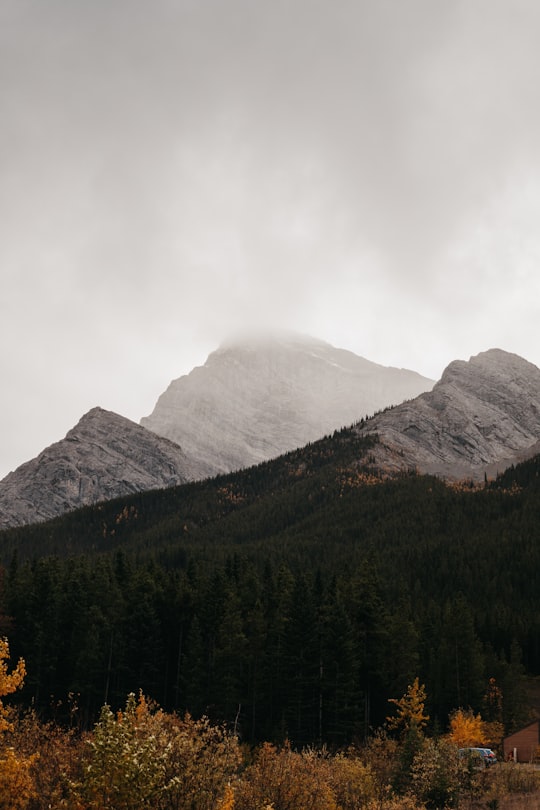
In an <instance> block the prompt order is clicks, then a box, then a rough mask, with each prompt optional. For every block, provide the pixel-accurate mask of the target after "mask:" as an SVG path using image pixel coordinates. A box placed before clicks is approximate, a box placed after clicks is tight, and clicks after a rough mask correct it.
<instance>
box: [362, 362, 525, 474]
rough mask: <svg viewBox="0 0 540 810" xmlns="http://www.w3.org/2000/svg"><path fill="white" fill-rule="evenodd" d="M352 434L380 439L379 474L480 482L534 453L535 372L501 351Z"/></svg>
mask: <svg viewBox="0 0 540 810" xmlns="http://www.w3.org/2000/svg"><path fill="white" fill-rule="evenodd" d="M358 429H359V430H361V431H363V432H370V433H372V432H376V433H378V434H379V438H380V445H379V446H378V447H377V448H376V451H375V457H376V463H377V464H378V465H380V466H381V467H384V468H386V469H389V470H399V469H407V468H416V469H418V470H419V471H420V472H426V473H432V474H436V475H440V476H441V477H444V478H449V479H459V478H472V479H476V480H479V479H481V478H483V476H484V474H487V475H488V476H491V475H494V474H496V472H497V471H500V472H502V470H503V469H505V468H506V467H508V466H509V465H510V464H512V463H515V462H518V461H521V460H523V459H525V458H527V457H530V456H532V455H534V454H535V453H537V452H539V445H538V442H539V440H540V369H538V368H537V367H536V366H535V365H533V364H532V363H528V362H527V361H526V360H523V359H522V358H521V357H518V356H517V355H515V354H510V353H508V352H504V351H501V350H500V349H490V350H489V351H486V352H482V353H481V354H478V355H476V356H475V357H471V359H470V360H469V361H468V362H464V361H460V360H456V361H455V362H453V363H451V364H450V365H449V366H448V367H447V369H446V370H445V372H444V374H443V376H442V377H441V380H440V381H439V382H438V383H437V384H436V385H435V386H434V388H433V390H432V391H429V392H426V393H423V394H421V395H420V396H418V397H417V398H416V399H415V400H413V401H411V402H406V403H403V404H402V405H400V406H398V407H396V408H393V409H392V410H389V411H386V412H384V413H382V414H379V415H377V416H376V417H375V418H373V419H370V420H369V422H367V423H365V425H363V426H362V427H359V428H358Z"/></svg>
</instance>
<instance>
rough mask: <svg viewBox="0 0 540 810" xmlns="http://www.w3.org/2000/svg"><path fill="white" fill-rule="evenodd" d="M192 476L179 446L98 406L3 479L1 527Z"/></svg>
mask: <svg viewBox="0 0 540 810" xmlns="http://www.w3.org/2000/svg"><path fill="white" fill-rule="evenodd" d="M192 477H193V474H192V466H191V462H190V461H189V460H188V459H187V457H186V455H185V454H184V452H183V451H182V450H181V449H180V447H178V446H177V445H175V444H173V443H172V442H170V441H168V440H167V439H163V438H161V437H159V436H156V435H155V434H154V433H151V432H150V431H149V430H145V429H144V428H142V427H140V425H137V424H136V423H135V422H132V421H131V420H129V419H125V418H124V417H123V416H118V414H115V413H112V412H110V411H104V410H102V409H101V408H93V409H92V410H91V411H89V412H88V413H87V414H86V415H85V416H83V417H82V419H81V420H80V422H79V423H78V424H77V425H76V426H75V427H74V428H73V429H72V430H70V431H69V433H68V434H67V435H66V437H65V439H62V441H59V442H56V443H55V444H53V445H51V446H50V447H48V448H47V449H46V450H44V451H43V452H42V453H40V455H39V456H37V458H35V459H33V460H32V461H29V462H27V463H26V464H22V465H21V466H20V467H18V468H17V469H16V470H14V471H13V472H11V473H9V475H7V476H6V477H5V478H4V479H3V480H2V481H0V527H6V526H14V525H21V524H25V523H34V522H37V521H40V520H46V519H48V518H52V517H56V516H57V515H60V514H62V513H64V512H66V511H69V510H71V509H76V508H77V507H79V506H86V505H88V504H91V503H96V502H98V501H103V500H107V499H110V498H116V497H118V496H121V495H125V494H127V493H131V492H137V491H142V490H147V489H158V488H160V487H168V486H173V485H175V484H182V483H185V482H186V481H188V480H191V478H192Z"/></svg>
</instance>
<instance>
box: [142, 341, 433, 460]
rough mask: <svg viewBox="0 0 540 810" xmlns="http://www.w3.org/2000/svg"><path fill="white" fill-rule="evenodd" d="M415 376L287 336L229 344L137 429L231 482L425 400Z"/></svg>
mask: <svg viewBox="0 0 540 810" xmlns="http://www.w3.org/2000/svg"><path fill="white" fill-rule="evenodd" d="M432 385H433V380H429V379H427V378H426V377H422V376H421V375H420V374H417V373H416V372H414V371H409V370H406V369H397V368H387V367H385V366H381V365H378V364H377V363H372V362H370V361H369V360H366V359H364V358H363V357H359V356H358V355H356V354H354V353H353V352H349V351H345V350H343V349H338V348H335V347H334V346H331V345H330V344H329V343H326V342H324V341H321V340H316V339H314V338H310V337H305V336H302V335H296V334H293V333H288V334H283V333H282V334H281V335H279V336H275V335H272V336H268V337H259V338H258V339H253V338H251V339H249V340H246V339H242V340H240V339H239V340H232V341H229V342H227V343H225V344H224V345H222V346H221V347H220V348H219V349H218V350H217V351H215V352H213V353H212V354H211V355H210V356H209V357H208V360H207V361H206V363H205V364H204V366H201V367H199V368H195V369H193V371H192V372H191V373H190V374H188V375H185V376H183V377H180V378H179V379H177V380H173V382H171V384H170V385H169V387H168V388H167V390H166V391H165V392H164V393H163V394H162V396H161V397H160V398H159V400H158V402H157V403H156V406H155V408H154V410H153V411H152V413H151V414H150V415H149V416H147V417H145V418H143V419H142V420H141V425H143V426H144V427H146V428H148V429H149V430H152V431H154V432H155V433H158V434H159V435H160V436H165V437H167V438H169V439H171V440H172V441H174V442H176V443H177V444H179V445H180V446H181V447H182V448H183V449H184V450H185V452H186V453H187V454H188V455H190V456H192V457H193V458H196V459H197V460H198V461H199V462H200V463H202V464H203V465H204V468H205V470H206V471H207V472H209V473H212V474H215V473H222V472H230V471H232V470H235V469H239V468H240V467H247V466H250V465H251V464H257V463H259V462H261V461H265V460H266V459H269V458H273V457H275V456H278V455H280V454H281V453H285V452H287V451H288V450H292V449H295V448H297V447H301V446H303V445H304V444H307V442H310V441H314V440H315V439H319V438H321V437H322V436H324V435H325V434H327V433H329V432H332V431H334V430H335V429H337V428H341V427H344V426H347V425H351V424H352V423H353V422H357V421H358V420H360V419H361V418H363V417H365V416H371V415H372V414H373V413H374V412H375V411H377V410H379V409H380V408H385V407H387V406H388V405H395V404H398V403H400V402H403V401H404V400H406V399H410V398H411V397H415V396H417V395H418V394H419V393H421V392H422V391H427V390H429V389H430V388H431V387H432Z"/></svg>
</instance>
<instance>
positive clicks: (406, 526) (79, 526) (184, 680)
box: [0, 429, 540, 743]
mask: <svg viewBox="0 0 540 810" xmlns="http://www.w3.org/2000/svg"><path fill="white" fill-rule="evenodd" d="M376 450H377V440H376V438H375V437H373V436H371V437H360V436H358V435H357V433H356V431H354V430H352V429H347V430H342V431H339V432H337V433H336V434H334V435H332V436H329V437H326V438H325V439H323V440H320V441H318V442H314V443H313V444H310V445H309V446H307V447H306V448H304V449H302V450H299V451H295V452H291V453H288V454H286V455H285V456H283V457H280V458H278V459H276V460H273V461H270V462H266V463H264V464H262V465H259V466H257V467H253V468H250V469H248V470H243V471H240V472H238V473H235V474H231V475H228V476H220V477H217V478H215V479H211V480H207V481H202V482H196V483H192V484H186V485H184V486H181V487H175V488H172V489H168V490H160V491H155V492H148V493H139V494H137V495H133V496H129V497H126V498H122V499H119V500H118V499H117V500H115V501H112V502H108V503H104V504H100V505H98V506H94V507H87V508H85V509H83V510H81V511H77V512H74V513H72V514H70V515H66V516H64V517H63V518H58V519H57V520H55V521H53V522H49V523H44V524H38V525H36V526H33V527H21V528H17V529H13V530H10V531H7V532H3V533H1V534H0V549H1V550H2V556H3V559H4V560H5V564H6V575H5V578H4V589H3V604H2V605H0V615H1V622H0V624H2V623H3V626H2V627H0V632H3V633H4V632H6V633H8V634H9V636H10V639H11V640H12V644H13V652H14V655H18V654H23V655H24V657H25V659H26V660H27V663H28V670H29V678H28V686H27V691H26V693H25V695H24V697H25V698H26V699H30V698H33V699H34V700H35V701H36V702H37V704H38V705H44V701H45V702H47V701H49V696H50V695H51V694H54V695H57V696H58V697H61V696H62V695H65V694H67V692H69V691H75V692H77V693H79V694H80V696H81V697H80V700H81V704H82V706H83V708H84V711H85V712H87V714H88V716H93V714H94V713H95V711H96V710H97V708H98V706H99V705H100V703H101V701H102V700H103V695H104V693H105V691H107V694H108V698H109V700H110V701H111V702H112V703H113V704H115V705H118V704H120V705H121V703H122V701H123V700H124V698H125V694H126V692H127V691H130V690H137V689H138V688H139V687H140V688H142V689H143V690H144V691H145V692H146V693H148V694H150V695H152V696H153V697H155V698H156V699H157V700H159V701H160V703H162V705H164V706H166V707H171V708H179V709H189V710H190V711H191V712H193V713H194V714H196V715H197V714H199V713H208V714H209V715H210V716H211V717H213V718H215V719H224V720H228V721H230V722H233V721H234V720H235V718H237V722H238V724H239V727H240V728H241V730H242V734H243V736H244V737H245V738H246V739H251V740H256V739H279V738H280V737H282V736H283V734H285V733H286V734H287V735H288V736H289V738H290V739H292V740H295V741H297V742H299V743H304V742H309V741H313V740H316V739H319V738H320V736H321V734H322V737H323V739H325V740H328V741H330V742H334V743H338V742H340V741H341V742H343V741H345V740H348V739H352V738H353V737H354V736H355V735H360V736H362V735H363V734H365V732H366V730H367V729H368V728H369V726H370V725H376V724H378V723H380V722H382V720H384V717H385V713H387V700H388V698H389V697H391V696H394V695H396V694H398V695H399V694H402V693H403V691H404V689H405V688H406V686H407V683H410V682H411V680H412V678H413V677H415V676H416V675H419V676H420V677H421V679H422V680H423V681H424V682H425V683H426V686H427V691H428V695H429V711H430V714H431V716H432V718H433V719H434V720H436V721H437V722H439V723H440V724H441V725H442V726H444V724H445V722H446V719H447V716H448V712H449V711H450V710H451V709H452V708H453V707H454V708H455V707H457V706H460V705H470V706H472V707H473V708H474V709H475V710H477V711H484V710H485V707H484V704H483V695H484V694H485V690H486V686H487V683H488V680H489V678H491V677H495V678H496V680H497V683H499V684H500V686H501V688H502V690H503V692H504V704H503V707H502V708H501V711H502V715H501V717H502V719H503V721H504V722H505V724H506V727H507V728H512V727H514V726H515V725H516V724H517V723H519V722H521V720H522V719H523V718H524V717H526V716H527V707H526V704H525V703H524V696H523V693H522V691H521V683H522V680H521V678H522V672H523V669H522V667H524V668H525V670H526V671H527V672H528V673H529V674H530V675H533V676H534V675H538V674H540V619H539V618H538V613H537V610H536V604H537V593H538V578H539V572H540V543H538V537H537V535H538V526H539V525H540V520H539V518H540V514H539V512H540V498H539V494H540V493H539V489H538V487H539V486H540V485H539V483H538V481H539V480H540V479H539V475H538V473H539V470H540V459H539V458H535V459H532V460H530V461H529V462H526V463H525V464H523V465H519V466H518V467H516V468H515V469H509V470H508V471H507V472H506V473H505V474H504V476H501V477H500V478H499V479H498V480H497V481H495V482H493V483H492V484H490V485H488V486H482V487H479V488H474V487H472V486H468V487H463V486H460V487H456V486H449V485H447V484H445V483H444V482H442V481H441V480H439V479H436V478H433V477H430V476H418V475H415V474H410V473H408V474H401V475H398V476H397V477H393V478H388V477H386V478H385V477H382V478H378V477H375V476H373V475H372V474H370V473H369V472H368V467H369V465H370V463H371V462H372V460H373V453H374V452H375V451H376ZM15 550H17V553H16V556H14V551H15ZM51 555H52V556H51ZM36 557H37V559H34V558H36ZM321 667H322V669H321ZM321 701H322V702H321ZM321 706H322V708H321Z"/></svg>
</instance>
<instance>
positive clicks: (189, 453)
mask: <svg viewBox="0 0 540 810" xmlns="http://www.w3.org/2000/svg"><path fill="white" fill-rule="evenodd" d="M432 385H433V381H432V380H428V379H426V378H425V377H422V376H421V375H419V374H416V373H415V372H412V371H406V370H403V369H389V368H386V367H384V366H380V365H378V364H376V363H372V362H370V361H368V360H365V359H364V358H362V357H359V356H357V355H355V354H353V353H352V352H348V351H345V350H343V349H336V348H334V347H333V346H331V345H330V344H328V343H324V342H322V341H319V340H315V339H313V338H308V337H304V336H299V335H290V334H289V335H284V334H281V335H280V336H272V337H271V338H269V337H265V338H259V339H254V338H251V339H250V340H249V341H246V340H243V341H238V340H236V341H232V342H229V343H226V344H224V345H223V346H221V347H220V348H219V349H218V350H217V351H215V352H213V353H212V354H211V355H210V356H209V358H208V360H207V362H206V363H205V365H204V366H202V367H199V368H195V369H193V371H192V372H191V373H190V374H188V375H186V376H185V377H181V378H180V379H179V380H176V381H174V382H173V383H171V385H170V386H169V388H168V389H167V391H166V392H165V393H164V394H163V395H162V397H160V399H159V401H158V403H157V405H156V408H155V409H154V413H153V414H152V415H151V416H150V417H147V418H146V419H142V420H141V425H136V424H135V423H134V422H131V421H130V420H128V419H124V418H123V417H121V416H118V415H117V414H113V413H112V412H110V411H104V410H103V409H101V408H94V409H93V410H91V411H90V412H89V413H88V414H86V415H85V416H84V417H83V418H82V419H81V420H80V422H79V424H78V425H77V426H76V427H75V428H73V430H71V431H70V432H69V433H68V434H67V436H66V437H65V439H63V440H62V441H60V442H57V443H55V444H53V445H51V446H50V447H48V448H47V449H45V450H44V451H43V452H42V453H40V454H39V456H38V457H37V458H35V459H33V460H32V461H29V462H27V463H26V464H23V465H21V466H20V467H19V468H17V469H16V470H14V471H13V472H12V473H10V474H9V475H8V476H6V477H5V478H4V479H3V480H2V481H0V528H1V527H6V526H10V525H17V524H25V523H30V522H34V521H40V520H45V519H48V518H51V517H55V516H57V515H59V514H62V513H63V512H66V511H68V510H71V509H76V508H78V507H80V506H85V505H88V504H91V503H96V502H98V501H102V500H107V499H110V498H115V497H119V496H122V495H125V494H127V493H129V492H137V491H141V490H145V489H156V488H161V487H167V486H172V485H174V484H181V483H185V482H186V481H192V480H199V479H203V478H207V477H209V476H212V475H215V474H216V473H222V472H230V471H232V470H234V469H239V468H242V467H247V466H250V465H252V464H256V463H258V462H260V461H264V460H267V459H270V458H272V457H275V456H277V455H280V454H281V453H284V452H287V451H289V450H293V449H295V448H297V447H302V446H304V445H305V444H306V443H308V442H310V441H314V440H316V439H318V438H320V437H321V436H323V435H325V433H328V432H332V431H333V430H335V429H336V428H340V427H342V426H343V425H350V424H352V423H353V422H355V421H357V420H358V419H359V418H361V417H362V416H363V415H364V414H367V413H372V412H374V411H375V410H376V409H377V408H379V407H384V406H386V405H389V404H393V403H395V402H401V401H402V400H403V399H405V398H407V397H410V396H415V395H416V394H417V393H419V392H420V391H424V390H426V389H428V388H430V387H431V386H432Z"/></svg>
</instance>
